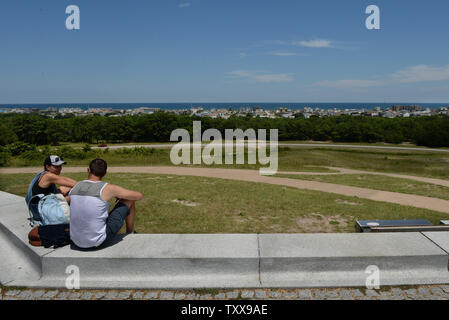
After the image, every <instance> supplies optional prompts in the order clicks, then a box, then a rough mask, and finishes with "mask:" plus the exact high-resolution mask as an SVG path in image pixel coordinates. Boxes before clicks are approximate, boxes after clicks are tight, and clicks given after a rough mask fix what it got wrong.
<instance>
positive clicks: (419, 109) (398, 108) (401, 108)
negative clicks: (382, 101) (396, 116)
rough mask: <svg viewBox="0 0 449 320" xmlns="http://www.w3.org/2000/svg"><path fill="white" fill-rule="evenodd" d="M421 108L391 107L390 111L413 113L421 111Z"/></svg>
mask: <svg viewBox="0 0 449 320" xmlns="http://www.w3.org/2000/svg"><path fill="white" fill-rule="evenodd" d="M421 109H422V107H421V106H392V107H391V110H393V111H396V112H398V111H402V110H406V111H410V112H414V111H421Z"/></svg>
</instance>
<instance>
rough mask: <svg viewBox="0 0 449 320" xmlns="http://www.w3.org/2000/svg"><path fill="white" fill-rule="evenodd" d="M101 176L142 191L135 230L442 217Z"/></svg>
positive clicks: (198, 180)
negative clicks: (142, 196) (142, 195)
mask: <svg viewBox="0 0 449 320" xmlns="http://www.w3.org/2000/svg"><path fill="white" fill-rule="evenodd" d="M33 176H34V175H33V174H2V175H0V190H2V191H6V192H10V193H14V194H17V195H20V196H24V195H25V193H26V190H27V187H28V183H29V182H30V181H31V179H32V177H33ZM67 176H69V177H71V178H73V179H76V180H82V179H85V178H86V174H81V173H79V174H67ZM104 180H105V181H107V182H110V183H114V184H119V185H121V186H123V187H125V188H129V189H134V190H139V191H141V192H142V193H143V194H144V199H143V200H142V201H140V202H138V203H137V207H136V208H137V217H136V231H137V232H140V233H312V232H355V229H354V225H355V221H356V220H359V219H361V220H367V219H428V220H429V221H431V222H433V223H434V224H438V222H439V220H442V219H447V214H445V213H440V212H434V211H430V210H425V209H419V208H414V207H407V206H400V205H395V204H390V203H383V202H376V201H371V200H365V199H360V198H355V197H345V196H341V195H335V194H329V193H324V192H317V191H307V190H299V189H296V188H289V187H282V186H275V185H269V184H262V183H251V182H240V181H232V180H225V179H212V178H202V177H186V176H175V175H172V176H169V175H155V174H125V173H121V174H108V175H107V176H106V177H105V179H104ZM24 219H26V217H25V216H24Z"/></svg>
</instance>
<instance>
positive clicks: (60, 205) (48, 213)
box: [37, 193, 70, 226]
mask: <svg viewBox="0 0 449 320" xmlns="http://www.w3.org/2000/svg"><path fill="white" fill-rule="evenodd" d="M38 196H42V195H38ZM37 208H38V211H39V215H40V218H41V221H42V225H43V226H46V225H53V224H67V223H69V222H70V207H69V204H68V203H67V200H66V199H65V198H64V196H63V195H62V194H60V193H57V194H55V193H50V194H48V195H46V196H43V197H41V198H40V200H39V203H38V205H37Z"/></svg>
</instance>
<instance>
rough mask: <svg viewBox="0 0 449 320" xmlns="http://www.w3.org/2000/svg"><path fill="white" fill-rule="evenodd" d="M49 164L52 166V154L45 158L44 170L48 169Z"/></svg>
mask: <svg viewBox="0 0 449 320" xmlns="http://www.w3.org/2000/svg"><path fill="white" fill-rule="evenodd" d="M47 166H51V159H50V156H48V157H47V158H45V160H44V171H47Z"/></svg>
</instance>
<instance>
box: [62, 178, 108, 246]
mask: <svg viewBox="0 0 449 320" xmlns="http://www.w3.org/2000/svg"><path fill="white" fill-rule="evenodd" d="M106 185H107V182H103V181H90V180H84V181H80V182H78V183H77V184H76V185H75V186H74V187H73V188H72V190H71V191H70V192H69V196H70V238H71V239H72V241H73V242H74V243H75V244H76V245H77V246H78V247H80V248H91V247H98V246H99V245H100V244H102V243H103V242H104V240H105V239H106V220H107V218H108V211H109V202H106V201H104V200H103V198H102V197H101V193H102V191H103V189H104V187H105V186H106Z"/></svg>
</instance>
